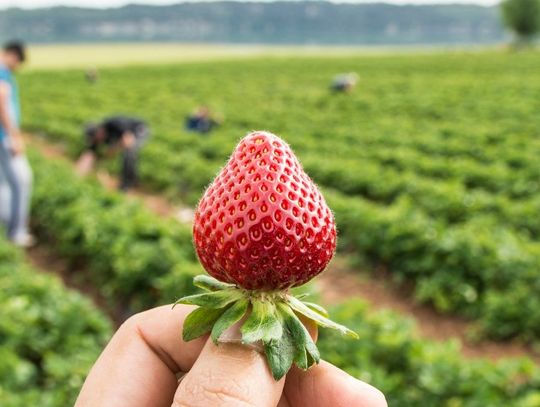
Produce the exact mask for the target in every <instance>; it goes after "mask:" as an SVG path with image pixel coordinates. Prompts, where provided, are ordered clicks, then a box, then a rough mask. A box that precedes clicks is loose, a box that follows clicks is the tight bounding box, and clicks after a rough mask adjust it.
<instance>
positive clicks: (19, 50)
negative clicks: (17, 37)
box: [4, 41, 26, 62]
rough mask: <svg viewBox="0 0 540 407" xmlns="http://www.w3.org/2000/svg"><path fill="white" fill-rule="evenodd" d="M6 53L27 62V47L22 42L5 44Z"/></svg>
mask: <svg viewBox="0 0 540 407" xmlns="http://www.w3.org/2000/svg"><path fill="white" fill-rule="evenodd" d="M4 51H5V52H11V53H13V54H15V55H17V57H18V58H19V61H21V62H24V61H25V60H26V46H25V45H24V43H23V42H21V41H8V42H6V43H5V44H4Z"/></svg>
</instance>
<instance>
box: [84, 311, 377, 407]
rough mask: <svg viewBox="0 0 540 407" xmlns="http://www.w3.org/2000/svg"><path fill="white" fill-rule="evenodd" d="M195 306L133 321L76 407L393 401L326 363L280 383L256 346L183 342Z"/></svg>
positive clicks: (281, 406)
mask: <svg viewBox="0 0 540 407" xmlns="http://www.w3.org/2000/svg"><path fill="white" fill-rule="evenodd" d="M192 310H193V307H189V306H177V307H175V308H174V309H171V306H170V305H168V306H163V307H159V308H154V309H152V310H150V311H146V312H143V313H141V314H137V315H135V316H134V317H132V318H130V319H129V320H128V321H126V322H125V323H124V324H123V325H122V326H121V327H120V329H119V330H118V331H117V332H116V334H115V335H114V337H113V338H112V339H111V341H110V342H109V344H108V345H107V347H106V348H105V350H104V351H103V353H102V354H101V356H100V357H99V359H98V360H97V362H96V364H95V365H94V367H93V368H92V370H91V372H90V374H89V376H88V378H87V379H86V382H85V384H84V386H83V388H82V390H81V393H80V395H79V398H78V399H77V402H76V404H75V406H76V407H90V406H102V407H107V406H111V407H113V406H114V407H121V406H126V407H127V406H129V407H149V406H152V407H161V406H163V407H165V406H173V407H208V406H213V407H305V406H309V407H330V406H332V407H352V406H355V407H386V406H387V404H386V401H385V398H384V396H383V395H382V393H381V392H380V391H378V390H377V389H375V388H374V387H371V386H370V385H368V384H366V383H363V382H361V381H359V380H356V379H355V378H353V377H352V376H349V375H348V374H347V373H345V372H343V371H341V370H340V369H338V368H336V367H335V366H333V365H331V364H329V363H327V362H321V363H320V364H319V365H317V366H314V367H312V368H311V369H309V370H308V371H305V372H304V371H301V370H298V369H296V368H293V369H292V370H291V371H290V372H289V373H288V374H287V377H286V378H284V379H282V380H280V381H278V382H276V381H275V380H274V379H273V378H272V376H271V374H270V371H269V370H268V366H267V363H266V360H265V358H264V356H263V355H261V354H260V353H258V352H257V351H256V350H253V349H251V348H248V347H246V346H242V345H237V344H223V343H222V344H220V345H219V346H216V345H214V343H213V342H212V341H211V340H209V339H207V338H206V337H204V338H199V339H197V340H194V341H190V342H184V341H183V340H182V339H181V334H180V332H181V329H182V326H183V323H184V319H185V318H186V316H187V315H188V314H189V312H191V311H192ZM312 335H313V336H316V331H312ZM183 374H185V375H184V376H183V378H182V379H181V381H180V383H178V379H177V377H180V376H181V375H183Z"/></svg>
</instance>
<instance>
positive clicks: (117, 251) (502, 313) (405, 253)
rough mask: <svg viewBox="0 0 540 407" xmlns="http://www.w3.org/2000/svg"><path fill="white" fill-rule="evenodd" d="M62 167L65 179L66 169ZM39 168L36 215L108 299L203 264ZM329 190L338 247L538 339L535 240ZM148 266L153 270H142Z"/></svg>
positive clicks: (185, 238)
mask: <svg viewBox="0 0 540 407" xmlns="http://www.w3.org/2000/svg"><path fill="white" fill-rule="evenodd" d="M58 171H62V170H61V169H59V170H58ZM48 172H51V171H50V170H48V171H47V172H45V173H48ZM53 172H54V171H53ZM64 172H65V175H64V176H67V175H68V174H67V173H68V172H70V170H69V169H65V170H64ZM40 173H41V174H43V172H41V171H40ZM40 173H38V174H37V177H38V178H37V181H36V185H37V189H36V199H35V205H38V209H39V210H38V213H39V214H40V215H39V216H40V217H43V219H47V222H48V225H49V227H53V228H54V230H57V231H58V232H56V233H61V234H65V235H66V236H67V237H68V239H63V238H61V237H60V242H59V249H60V250H61V252H62V254H64V255H67V256H73V257H74V258H78V257H80V256H81V254H83V255H84V257H85V258H86V259H88V260H87V262H88V267H90V268H91V269H92V268H94V267H95V268H97V269H98V271H96V272H94V273H93V274H92V275H93V276H94V278H95V280H96V282H97V283H98V284H100V286H102V287H104V290H106V292H107V294H108V296H111V297H119V298H125V302H126V304H131V305H130V307H131V308H132V309H133V310H137V309H141V307H144V306H146V305H147V304H148V303H154V302H155V298H157V297H159V292H160V290H163V289H165V290H168V291H169V293H170V295H171V296H170V297H169V300H172V299H173V298H174V296H175V295H176V294H175V293H174V290H170V289H169V288H167V284H166V283H163V281H162V280H161V279H160V278H157V277H156V276H158V275H164V276H167V275H168V271H169V270H170V269H171V268H172V266H173V265H174V264H181V268H184V269H186V270H194V272H196V271H198V270H199V267H198V265H197V264H196V262H195V257H194V254H193V251H192V247H191V240H190V233H191V231H190V230H189V229H188V228H187V227H186V226H183V225H175V226H172V225H170V223H169V222H167V221H161V222H155V221H152V222H150V221H148V218H149V217H151V218H152V219H153V218H154V216H153V215H151V214H149V213H148V211H145V210H142V209H141V208H140V207H139V206H138V205H136V204H135V203H132V204H130V205H128V206H126V205H125V203H124V202H119V201H118V199H119V198H118V197H117V196H116V194H112V193H103V192H102V193H98V192H97V190H99V191H100V190H101V187H100V186H99V185H97V184H95V185H93V187H92V184H91V183H81V184H80V185H79V187H74V188H70V189H69V190H65V188H64V186H63V185H60V184H58V183H57V182H56V177H53V178H40V177H43V176H42V175H40ZM180 178H183V176H181V177H180ZM326 195H327V198H328V200H329V203H330V205H331V207H332V208H333V210H334V212H335V215H336V218H337V221H338V225H339V229H340V230H339V231H340V237H341V238H340V248H341V250H343V251H346V252H352V253H354V254H356V255H357V257H359V258H360V259H361V260H363V261H364V262H378V263H381V264H385V265H386V266H388V268H389V269H390V270H392V275H393V276H394V278H395V280H397V281H398V282H401V283H403V282H405V281H408V280H412V281H415V282H416V287H415V295H416V297H417V299H418V300H420V301H422V302H430V303H432V304H433V305H434V306H435V307H436V308H437V309H438V310H439V311H442V312H458V313H461V314H463V315H466V316H468V317H470V318H473V319H475V320H477V321H478V327H479V328H480V331H482V332H483V334H485V335H488V336H490V337H492V338H496V339H508V338H512V337H516V336H517V337H520V338H522V339H524V340H527V341H535V340H536V339H537V338H538V337H539V336H540V329H539V327H540V312H539V311H538V310H540V300H536V299H538V298H540V296H538V295H537V293H538V292H539V290H540V287H538V284H539V283H538V282H537V280H538V279H537V277H536V273H535V270H538V268H539V267H540V246H539V245H538V244H533V243H531V242H529V241H527V240H526V239H523V238H520V236H519V235H516V234H515V233H513V231H512V230H508V229H505V228H504V227H503V226H501V225H500V224H498V223H497V222H496V220H494V219H493V218H492V217H476V218H474V219H470V220H468V221H467V222H463V223H460V224H457V225H448V224H446V223H445V222H444V221H441V220H437V219H436V218H432V217H430V216H428V215H426V214H425V213H424V212H423V211H422V210H420V209H418V205H417V204H416V202H415V201H412V200H408V199H401V200H399V201H397V202H396V203H393V204H391V205H387V206H380V205H377V204H374V203H373V202H370V201H368V200H364V199H362V198H357V197H354V198H352V197H350V196H347V195H344V194H341V193H340V192H337V191H333V190H327V193H326ZM86 196H93V197H94V198H95V199H93V200H88V199H85V197H86ZM66 203H70V204H69V205H68V208H69V209H68V210H65V211H58V210H57V208H59V207H64V206H66ZM73 218H75V219H76V221H73ZM51 225H52V226H51ZM97 227H99V228H100V230H101V231H102V232H101V233H100V234H98V233H97V229H96V228H97ZM103 231H107V233H104V232H103ZM118 236H120V237H121V238H120V239H119V238H118ZM135 248H137V249H139V248H140V249H141V250H142V249H144V253H145V255H144V256H137V257H136V258H135V257H133V256H131V255H130V252H131V250H133V249H135ZM103 264H105V265H106V267H108V268H109V269H111V270H113V271H112V273H113V274H114V275H115V276H117V278H116V279H110V276H109V273H107V274H106V275H104V276H101V274H100V271H99V270H103V269H105V267H102V265H103ZM148 268H153V269H155V273H154V274H153V275H148V273H147V272H146V270H148ZM164 279H165V281H167V277H164ZM183 281H184V283H183V284H184V285H183V287H189V285H190V283H189V279H184V280H183ZM138 285H142V286H151V287H153V288H152V289H151V290H149V291H148V293H147V294H146V296H145V297H141V296H140V295H138V296H137V297H136V298H129V292H130V290H131V288H132V287H137V286H138ZM152 296H153V297H152ZM147 297H148V298H147ZM509 300H510V301H509ZM508 301H509V302H508ZM536 305H538V306H536ZM524 309H526V310H527V312H522V310H524Z"/></svg>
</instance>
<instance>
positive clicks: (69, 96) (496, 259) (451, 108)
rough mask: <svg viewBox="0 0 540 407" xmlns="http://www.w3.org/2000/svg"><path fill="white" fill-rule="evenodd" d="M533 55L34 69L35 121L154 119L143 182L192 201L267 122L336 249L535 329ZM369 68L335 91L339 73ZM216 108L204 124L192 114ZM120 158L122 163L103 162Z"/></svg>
mask: <svg viewBox="0 0 540 407" xmlns="http://www.w3.org/2000/svg"><path fill="white" fill-rule="evenodd" d="M539 62H540V59H539V57H538V56H537V55H535V54H521V55H510V54H503V53H500V54H495V53H485V54H470V55H467V54H455V55H425V56H399V57H392V56H385V57H364V58H330V59H322V58H308V59H292V60H283V59H279V58H274V59H270V60H264V61H263V60H255V61H242V62H238V61H235V62H220V63H215V62H212V63H204V64H186V65H176V66H163V67H148V68H117V69H110V70H103V71H102V72H101V78H100V81H99V82H98V83H97V84H95V85H91V84H89V83H87V82H86V81H85V79H84V75H83V72H82V71H79V70H70V71H51V72H47V73H45V72H39V73H37V72H36V73H29V74H27V75H25V76H24V77H23V78H22V82H23V83H22V85H23V86H24V87H25V88H26V92H25V94H24V96H25V102H26V103H24V106H25V107H26V111H25V116H26V118H27V120H26V127H27V129H29V130H32V131H36V132H44V133H45V134H46V135H47V137H50V138H51V139H54V140H60V141H62V142H64V143H65V144H66V145H67V146H68V147H69V150H70V151H71V152H72V154H73V156H75V155H76V154H77V153H78V152H79V151H80V150H81V148H82V142H81V126H82V125H83V123H84V122H85V121H88V120H91V119H94V120H97V119H99V118H101V117H102V116H104V115H107V114H110V113H112V112H129V113H134V114H138V115H140V116H141V117H144V118H146V119H147V120H148V121H149V122H150V124H151V126H152V131H153V138H152V140H151V142H149V143H148V145H147V146H145V149H144V151H143V153H142V156H143V157H142V172H143V184H144V186H145V187H146V188H151V189H153V190H155V191H158V192H160V193H163V194H165V195H167V196H169V197H171V198H173V199H181V200H182V201H184V202H186V203H189V204H195V203H196V200H197V199H198V197H199V196H200V194H201V192H202V190H203V189H204V187H205V186H206V185H207V184H208V183H209V181H210V180H211V179H212V178H213V176H214V175H215V173H216V171H217V170H218V169H219V167H220V166H221V165H223V163H224V161H225V160H226V158H227V156H228V154H229V153H230V151H231V150H232V148H233V147H234V145H235V143H236V142H237V141H238V139H239V137H240V136H241V135H243V134H245V133H246V132H247V131H248V130H250V129H258V128H266V129H268V130H271V131H273V132H275V133H277V134H280V135H282V136H283V137H284V138H285V139H286V140H287V141H289V142H290V143H291V145H292V146H293V148H294V149H295V151H296V152H297V154H298V155H299V157H300V159H301V160H302V162H303V164H304V166H305V168H306V170H307V171H308V173H309V174H310V175H311V176H312V177H313V178H314V179H315V180H316V181H317V182H318V183H319V184H320V185H322V186H323V187H324V190H325V193H326V195H327V197H328V200H329V201H330V205H331V207H332V209H333V210H334V211H335V214H336V217H337V222H338V226H339V229H340V244H341V250H342V251H344V252H347V253H351V254H353V255H354V256H356V257H357V258H358V260H360V261H362V262H363V263H365V264H376V265H381V264H382V265H384V266H385V267H387V268H388V269H389V270H390V272H391V275H392V278H393V279H395V280H396V281H398V282H414V284H415V297H416V298H417V299H418V300H419V301H421V302H426V303H430V304H432V305H433V306H434V307H435V308H436V309H437V310H439V311H441V312H451V313H457V314H460V315H464V316H466V317H468V318H472V319H474V320H476V321H478V326H479V327H480V328H481V330H483V332H484V333H485V334H486V335H488V336H490V337H493V338H497V339H507V338H512V337H518V338H520V339H524V340H526V341H535V340H537V339H538V338H539V337H540V296H539V295H538V293H539V291H540V280H539V279H538V270H539V269H540V221H539V219H540V218H539V217H538V216H537V213H538V211H539V210H540V181H539V176H540V166H538V157H539V155H540V139H539V138H538V131H539V128H540V118H539V117H538V114H537V112H538V111H539V109H540V98H539V97H538V96H539V94H538V91H537V86H536V84H538V83H540V73H539V71H538V69H537V66H538V63H539ZM342 71H356V72H358V73H359V74H360V76H361V81H360V85H359V87H358V89H357V90H356V91H355V92H353V93H352V94H333V93H331V92H330V91H329V88H328V85H329V80H330V79H331V78H332V76H333V75H334V74H335V73H336V72H342ZM203 103H204V104H208V105H209V106H210V107H211V108H212V109H213V110H214V111H217V112H219V113H220V114H222V115H224V117H225V118H226V120H225V123H224V125H223V126H222V127H221V128H219V129H218V130H217V131H215V132H214V133H213V134H211V135H210V136H208V137H206V136H199V135H197V134H193V133H187V132H185V131H184V129H183V120H184V117H185V115H186V114H188V113H189V112H190V111H191V110H192V109H193V107H194V106H197V105H199V104H203ZM109 165H110V166H115V162H111V163H109Z"/></svg>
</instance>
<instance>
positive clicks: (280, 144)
mask: <svg viewBox="0 0 540 407" xmlns="http://www.w3.org/2000/svg"><path fill="white" fill-rule="evenodd" d="M193 236H194V242H195V248H196V250H197V254H198V255H199V259H200V261H201V263H202V265H203V266H204V268H205V269H206V271H208V273H209V274H210V275H212V276H213V277H215V278H217V279H218V280H219V281H223V282H227V283H233V284H235V285H237V286H239V287H242V288H245V289H248V290H277V289H283V288H288V287H293V286H298V285H302V284H304V283H306V282H307V281H309V280H311V279H312V278H313V277H314V276H316V275H317V274H319V273H320V272H321V271H323V270H324V268H325V267H326V265H327V264H328V262H329V261H330V259H331V258H332V255H333V253H334V250H335V247H336V226H335V223H334V217H333V214H332V212H331V211H330V209H329V208H328V206H327V205H326V202H325V200H324V198H323V196H322V195H321V193H320V192H319V190H318V188H317V187H316V186H315V184H314V183H313V181H312V180H311V179H310V178H309V177H308V176H307V174H306V173H305V172H304V170H303V169H302V166H301V165H300V163H299V162H298V160H297V158H296V157H295V155H294V153H293V152H292V151H291V149H290V147H289V146H288V145H287V144H286V143H285V142H284V141H283V140H281V139H280V138H279V137H276V136H275V135H273V134H271V133H267V132H254V133H251V134H249V135H248V136H247V137H245V138H244V139H243V140H242V141H241V142H240V144H238V146H237V147H236V150H235V151H234V153H233V155H232V156H231V158H230V160H229V162H228V164H227V165H226V166H225V168H223V169H222V170H221V172H220V173H219V175H218V176H217V177H216V179H215V180H214V182H213V183H212V185H210V187H209V188H208V189H207V190H206V192H205V194H204V196H203V197H202V199H201V201H200V203H199V206H198V209H197V212H196V214H195V223H194V226H193Z"/></svg>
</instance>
